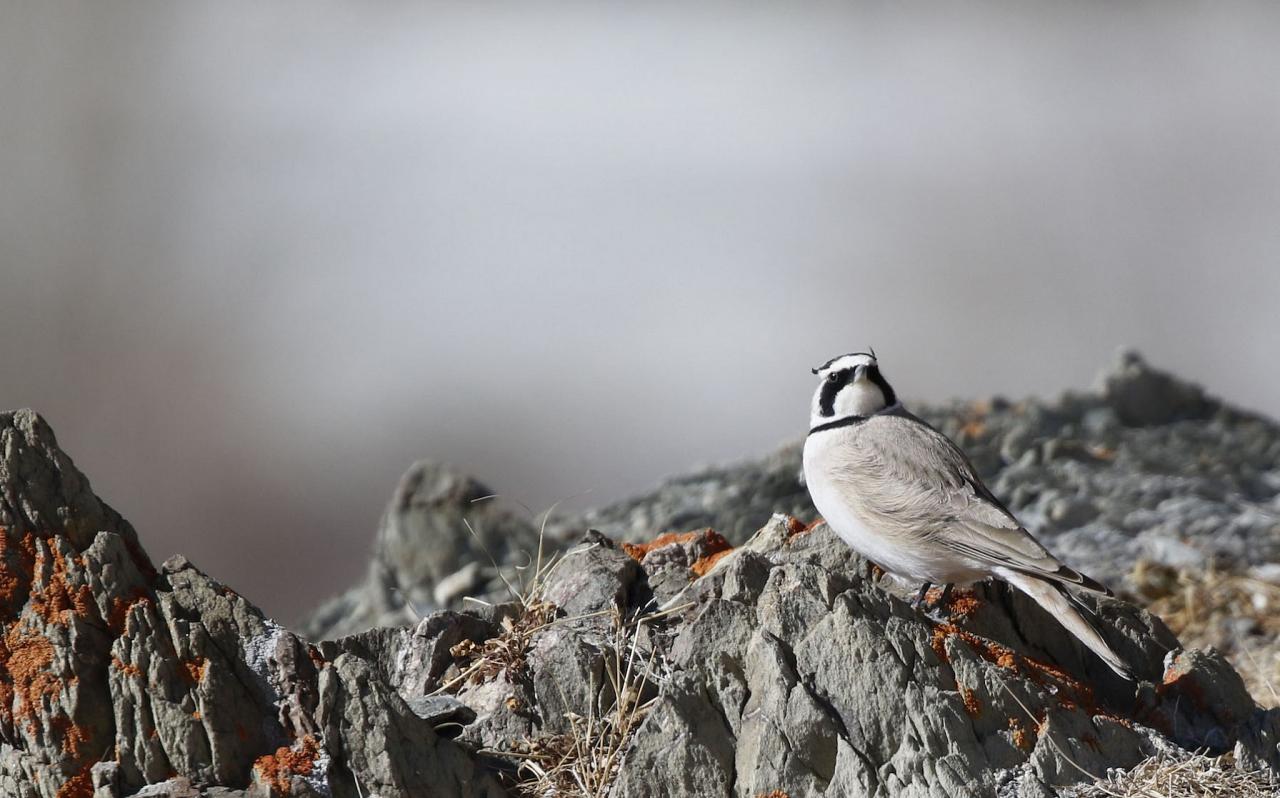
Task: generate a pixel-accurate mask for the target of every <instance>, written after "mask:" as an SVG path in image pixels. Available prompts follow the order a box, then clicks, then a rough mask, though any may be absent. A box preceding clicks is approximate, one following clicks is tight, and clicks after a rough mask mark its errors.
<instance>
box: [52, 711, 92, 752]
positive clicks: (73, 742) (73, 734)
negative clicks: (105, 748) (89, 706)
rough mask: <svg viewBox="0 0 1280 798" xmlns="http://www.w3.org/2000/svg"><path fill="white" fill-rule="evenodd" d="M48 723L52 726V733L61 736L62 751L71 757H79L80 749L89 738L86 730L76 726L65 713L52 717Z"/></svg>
mask: <svg viewBox="0 0 1280 798" xmlns="http://www.w3.org/2000/svg"><path fill="white" fill-rule="evenodd" d="M50 725H51V726H52V727H53V733H54V734H55V735H57V736H58V737H61V738H62V753H64V754H66V755H67V756H69V757H71V758H72V759H79V757H80V749H81V748H82V747H83V746H84V744H85V742H86V741H87V740H88V739H89V734H88V732H86V731H85V730H84V729H83V728H82V727H80V726H77V725H76V724H75V723H74V722H73V721H72V720H71V718H69V717H67V716H66V715H59V716H58V717H56V718H54V719H53V722H52V723H51V724H50Z"/></svg>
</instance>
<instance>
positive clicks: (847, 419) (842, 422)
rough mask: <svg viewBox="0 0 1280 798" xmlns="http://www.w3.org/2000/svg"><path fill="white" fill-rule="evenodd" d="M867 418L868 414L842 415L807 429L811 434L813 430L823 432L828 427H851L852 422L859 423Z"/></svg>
mask: <svg viewBox="0 0 1280 798" xmlns="http://www.w3.org/2000/svg"><path fill="white" fill-rule="evenodd" d="M868 418H870V416H844V417H843V418H837V419H836V420H835V421H828V422H827V423H825V424H819V425H818V426H816V427H814V428H813V429H811V430H809V434H810V435H812V434H813V433H815V432H825V431H826V430H829V429H839V428H840V427H852V426H853V425H854V424H861V423H862V422H864V421H866V420H867V419H868Z"/></svg>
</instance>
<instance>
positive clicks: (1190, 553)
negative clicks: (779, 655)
mask: <svg viewBox="0 0 1280 798" xmlns="http://www.w3.org/2000/svg"><path fill="white" fill-rule="evenodd" d="M912 409H913V410H914V411H915V412H917V413H918V414H919V415H920V416H922V417H923V418H924V419H925V420H927V421H928V422H929V423H931V424H933V425H934V426H936V427H938V428H939V429H941V430H942V431H943V432H945V433H946V434H947V435H949V436H951V437H952V438H953V439H954V440H956V441H957V442H958V443H959V444H960V445H961V446H962V447H963V448H964V450H965V451H966V452H967V453H968V454H969V456H970V458H971V459H972V460H973V461H974V464H975V465H976V466H977V468H978V470H979V472H980V473H981V474H982V475H983V478H984V479H985V480H986V481H987V484H988V485H990V486H991V487H992V488H993V490H994V491H995V493H996V495H997V496H999V497H1000V498H1001V499H1002V500H1003V501H1004V502H1005V503H1006V504H1007V505H1008V506H1009V508H1010V509H1012V510H1013V511H1014V512H1015V513H1017V514H1018V516H1019V518H1021V519H1022V520H1023V521H1024V522H1025V523H1026V524H1027V525H1028V526H1029V527H1030V528H1032V529H1033V530H1034V531H1035V533H1036V535H1037V536H1038V537H1039V538H1040V539H1041V540H1043V541H1044V542H1045V543H1046V544H1047V545H1049V547H1050V548H1051V549H1052V550H1053V551H1054V552H1055V553H1056V554H1059V555H1060V556H1062V557H1063V558H1065V559H1066V560H1068V561H1069V562H1071V563H1072V565H1074V566H1076V567H1077V568H1079V569H1080V570H1082V571H1085V572H1086V573H1089V574H1091V575H1093V576H1095V577H1096V578H1099V579H1101V580H1102V581H1104V582H1106V583H1108V584H1110V585H1111V586H1112V587H1113V588H1115V589H1117V590H1128V591H1129V592H1130V593H1131V594H1132V595H1140V594H1141V587H1142V586H1141V585H1138V584H1136V583H1133V582H1131V581H1129V575H1130V572H1131V571H1132V569H1133V566H1134V564H1135V563H1137V562H1138V561H1145V562H1150V563H1157V564H1164V565H1168V566H1171V567H1174V568H1178V567H1185V566H1189V565H1199V564H1201V563H1205V562H1214V563H1216V564H1217V565H1218V566H1219V567H1227V568H1236V569H1249V568H1252V567H1257V566H1264V565H1266V564H1268V563H1275V562H1278V561H1280V426H1277V425H1276V423H1275V422H1274V421H1271V420H1270V419H1266V418H1262V417H1260V416H1257V415H1255V414H1251V413H1248V412H1245V411H1241V410H1238V409H1236V408H1233V407H1230V406H1229V405H1225V404H1223V403H1221V402H1219V401H1217V400H1214V399H1212V398H1209V397H1207V396H1206V395H1205V394H1204V392H1203V391H1202V390H1201V389H1200V388H1199V387H1198V386H1196V385H1193V384H1191V383H1188V382H1185V381H1182V380H1179V379H1177V378H1175V377H1173V376H1172V375H1169V374H1167V373H1165V372H1162V371H1159V370H1157V369H1153V368H1151V367H1150V366H1148V365H1147V364H1146V362H1145V361H1143V360H1142V358H1141V357H1139V356H1138V355H1136V354H1134V353H1132V352H1121V353H1120V354H1119V355H1118V356H1117V359H1116V362H1115V363H1114V364H1113V365H1112V366H1111V367H1110V368H1108V369H1106V370H1105V371H1104V372H1103V373H1102V374H1101V375H1100V376H1099V378H1098V388H1097V390H1095V391H1093V392H1087V393H1067V394H1064V395H1063V396H1061V397H1058V398H1057V399H1056V400H1052V401H1045V400H1040V399H1026V400H1022V401H1018V402H1011V401H1007V400H1004V399H1001V398H998V397H997V398H995V399H991V400H983V401H978V402H965V401H954V402H948V403H943V404H936V405H915V404H913V405H912ZM421 474H425V475H427V476H425V477H423V476H420V475H421ZM437 482H441V483H443V484H445V485H455V484H459V483H469V482H470V481H469V480H466V478H464V477H461V476H459V475H456V474H452V473H450V472H448V471H447V470H445V469H443V468H441V467H439V466H424V465H419V466H415V468H414V469H411V470H410V472H409V474H407V475H406V477H405V481H404V482H403V483H402V485H401V486H400V488H399V489H398V490H397V493H396V496H395V497H394V498H393V500H392V502H391V504H390V505H389V506H388V508H387V512H386V515H385V516H384V520H383V524H382V530H381V531H380V533H379V539H380V540H384V541H386V540H390V541H393V543H392V547H393V548H394V550H395V551H396V552H397V553H396V555H395V556H393V557H389V556H386V555H385V554H384V553H383V552H385V551H386V550H387V549H386V548H380V549H379V552H378V553H375V556H374V564H373V566H372V567H371V570H370V575H369V577H368V578H366V579H365V580H364V582H362V583H361V584H360V585H358V586H356V587H355V588H353V589H351V590H350V591H348V592H347V593H345V594H343V595H342V596H341V597H339V598H338V599H336V600H334V601H333V602H330V603H329V604H327V605H326V606H325V607H324V608H323V609H321V610H320V611H319V612H317V613H316V614H315V615H314V616H313V617H312V618H311V620H309V621H308V622H307V623H305V624H304V625H303V631H304V633H306V634H309V635H312V636H315V637H331V636H338V635H342V634H351V633H354V632H358V631H362V630H363V629H367V628H369V627H371V626H378V625H400V624H404V623H408V622H410V621H411V620H414V619H416V617H419V616H418V615H416V614H414V613H413V612H412V610H408V609H406V604H405V602H404V600H403V598H401V596H402V595H404V594H406V593H407V594H411V595H412V596H413V597H414V598H413V604H414V606H415V607H416V609H417V610H418V611H420V612H425V611H430V610H432V609H437V608H441V607H452V608H455V609H456V608H460V607H461V606H462V605H461V603H460V602H461V597H462V596H463V595H472V596H477V597H481V598H487V599H489V600H494V601H504V600H507V599H509V596H508V595H507V592H506V589H505V587H504V586H503V585H502V583H501V582H500V581H499V580H498V579H496V571H495V569H494V568H493V567H491V566H490V561H489V553H486V552H485V551H484V547H482V546H479V545H477V542H476V540H475V538H474V537H473V536H471V535H470V534H469V532H468V530H467V528H466V526H465V525H464V523H463V519H464V518H467V517H474V518H476V519H477V522H476V523H477V524H478V525H477V527H476V528H477V529H481V528H483V529H485V530H492V531H494V532H495V533H496V534H495V535H494V537H493V539H492V540H493V543H492V544H491V548H490V550H491V552H492V554H493V556H494V558H495V559H496V560H498V561H499V562H500V563H501V562H504V561H509V562H519V563H525V562H528V560H529V559H530V558H531V557H532V556H533V554H532V553H533V552H534V550H535V549H536V547H537V542H536V539H537V536H536V534H535V530H533V528H532V526H533V525H532V524H531V523H530V522H529V521H527V520H525V519H524V518H522V517H520V516H518V515H515V514H512V513H507V512H505V511H503V510H502V508H501V505H500V504H485V505H478V504H474V503H472V502H471V501H470V500H469V499H461V498H457V499H444V500H440V499H434V498H428V499H426V500H420V501H419V500H412V499H406V496H412V495H413V494H414V493H415V492H422V493H424V494H425V495H426V496H428V497H436V496H445V497H449V496H454V497H458V496H470V495H472V494H476V495H484V494H487V493H488V489H487V488H483V487H479V486H476V487H474V488H472V489H470V491H469V492H468V491H465V490H464V491H458V490H449V489H443V488H438V487H435V485H436V483H437ZM407 507H408V508H421V509H412V510H409V511H406V509H405V508H407ZM774 513H784V514H788V515H792V516H795V517H797V518H800V519H802V520H804V521H806V522H807V521H810V520H812V519H813V518H814V510H813V506H812V504H811V503H810V501H809V494H808V492H807V490H806V489H805V486H804V484H803V481H802V475H801V468H800V444H799V443H795V444H789V445H787V446H784V447H782V448H781V449H779V450H778V451H776V452H774V453H772V454H769V455H767V456H765V457H763V458H760V459H758V460H753V461H749V462H745V463H739V464H736V465H729V466H716V467H712V468H707V469H704V470H702V471H699V472H696V473H693V474H688V475H685V476H680V477H675V478H672V479H670V480H668V481H666V482H664V483H663V484H662V485H660V486H658V487H657V488H656V489H654V490H653V491H651V492H649V493H646V494H643V495H641V496H637V497H635V498H632V499H628V500H624V501H621V502H618V503H616V504H613V505H610V506H607V507H603V508H599V509H595V510H591V511H588V512H586V513H583V514H581V515H576V516H569V517H559V518H553V519H552V521H551V523H550V524H549V525H548V528H547V540H548V545H549V546H551V547H552V548H555V547H562V546H565V545H568V544H569V543H571V542H572V540H573V539H574V538H575V537H576V536H578V535H580V534H581V533H582V530H583V529H588V528H594V529H599V530H600V531H601V532H603V533H604V534H605V535H607V536H609V537H610V538H612V539H614V540H619V541H631V542H637V541H643V540H648V539H650V538H652V537H654V536H655V535H657V534H660V533H664V532H685V531H688V530H691V529H699V528H707V527H709V528H711V529H714V530H716V532H717V533H719V534H721V535H723V536H724V537H725V538H726V539H727V540H728V541H729V542H730V543H735V544H740V543H742V542H743V541H745V540H746V539H747V538H748V537H750V536H751V535H752V534H753V533H755V531H756V530H758V529H759V528H760V527H761V526H763V525H764V524H765V523H766V522H767V521H768V520H769V518H770V516H772V515H773V514H774ZM406 515H407V517H406ZM401 519H404V520H401ZM415 552H416V554H415ZM425 552H431V553H432V556H436V557H440V558H441V560H442V562H441V564H440V565H439V567H435V568H423V567H419V566H418V565H416V564H415V558H420V557H423V556H427V555H426V554H425ZM441 552H443V554H441ZM450 567H454V570H453V571H449V568H450ZM446 572H447V573H446ZM388 574H391V575H392V577H391V578H388V577H387V575H388ZM441 586H443V588H444V589H441Z"/></svg>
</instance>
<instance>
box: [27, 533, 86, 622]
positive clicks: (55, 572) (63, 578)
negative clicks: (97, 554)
mask: <svg viewBox="0 0 1280 798" xmlns="http://www.w3.org/2000/svg"><path fill="white" fill-rule="evenodd" d="M37 551H38V553H37V555H36V558H35V573H43V572H44V570H45V567H46V566H48V567H49V575H48V577H47V578H45V579H42V580H41V583H40V584H33V585H32V587H31V599H30V600H31V611H32V612H34V613H35V614H36V615H38V616H39V617H40V618H42V619H43V620H44V621H45V622H46V623H56V624H59V625H62V626H66V625H67V624H68V623H69V622H70V620H71V619H70V618H69V617H68V616H67V612H68V611H71V612H73V613H74V614H75V615H77V616H79V617H81V618H89V617H92V616H93V615H96V613H97V607H96V606H95V605H94V603H93V590H92V589H90V588H89V586H88V585H80V586H78V587H72V586H71V584H70V583H69V582H68V581H67V574H68V569H67V558H66V557H65V556H64V555H63V554H62V552H60V551H58V548H57V546H56V544H55V543H53V542H52V541H50V543H49V547H48V548H47V549H46V548H44V547H39V548H38V549H37ZM50 556H51V557H52V559H53V562H52V564H49V563H47V562H46V559H45V558H46V557H50ZM74 562H75V563H76V565H78V566H79V567H81V568H83V567H84V563H83V562H82V561H80V560H79V559H76V560H74Z"/></svg>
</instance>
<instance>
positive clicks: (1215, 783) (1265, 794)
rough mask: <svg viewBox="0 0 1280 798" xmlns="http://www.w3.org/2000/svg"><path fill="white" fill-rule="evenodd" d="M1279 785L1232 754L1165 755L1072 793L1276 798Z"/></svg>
mask: <svg viewBox="0 0 1280 798" xmlns="http://www.w3.org/2000/svg"><path fill="white" fill-rule="evenodd" d="M1277 794H1280V782H1277V781H1275V780H1274V778H1273V777H1272V776H1270V775H1269V774H1266V773H1264V772H1261V771H1246V770H1244V769H1242V768H1241V767H1240V766H1239V764H1238V763H1236V762H1235V760H1234V759H1233V758H1232V756H1231V755H1230V754H1225V755H1223V756H1218V757H1210V756H1205V755H1203V754H1190V753H1188V754H1184V755H1181V756H1173V755H1169V754H1163V755H1160V756H1154V757H1152V758H1150V759H1147V760H1145V761H1143V762H1141V763H1139V764H1138V765H1137V766H1136V767H1134V768H1133V769H1132V770H1126V771H1113V772H1112V773H1110V774H1109V775H1108V776H1107V778H1105V779H1101V780H1099V781H1098V782H1096V783H1094V784H1090V785H1085V786H1082V787H1077V788H1075V789H1074V790H1072V791H1070V792H1069V793H1068V795H1070V796H1072V798H1275V796H1276V795H1277Z"/></svg>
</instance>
